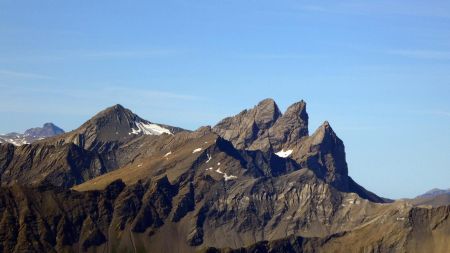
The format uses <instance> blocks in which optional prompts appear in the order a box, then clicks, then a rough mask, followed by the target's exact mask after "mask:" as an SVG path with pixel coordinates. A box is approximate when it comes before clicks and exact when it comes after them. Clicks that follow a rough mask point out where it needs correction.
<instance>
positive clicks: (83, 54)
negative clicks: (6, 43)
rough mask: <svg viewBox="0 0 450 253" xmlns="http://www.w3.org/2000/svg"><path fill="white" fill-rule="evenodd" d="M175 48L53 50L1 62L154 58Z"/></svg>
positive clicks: (177, 52) (12, 57) (168, 55)
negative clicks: (43, 53)
mask: <svg viewBox="0 0 450 253" xmlns="http://www.w3.org/2000/svg"><path fill="white" fill-rule="evenodd" d="M179 53H180V51H179V50H174V49H137V50H128V49H117V50H78V49H74V50H62V51H51V52H48V53H46V54H45V55H38V54H36V55H26V56H25V55H11V56H8V55H3V56H2V57H1V59H0V62H4V63H9V62H27V63H30V62H31V63H43V62H45V63H47V62H65V61H95V60H123V59H153V58H164V57H173V56H175V55H177V54H179Z"/></svg>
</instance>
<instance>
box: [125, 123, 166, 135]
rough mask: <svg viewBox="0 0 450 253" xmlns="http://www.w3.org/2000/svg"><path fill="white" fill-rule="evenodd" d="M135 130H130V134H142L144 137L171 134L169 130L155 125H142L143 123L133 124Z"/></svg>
mask: <svg viewBox="0 0 450 253" xmlns="http://www.w3.org/2000/svg"><path fill="white" fill-rule="evenodd" d="M134 124H135V125H136V127H137V129H134V127H133V128H131V133H129V134H130V135H131V134H140V133H143V134H145V135H161V134H164V133H165V134H172V132H170V130H169V129H167V128H164V127H161V126H159V125H157V124H152V123H148V124H147V123H144V122H135V123H134Z"/></svg>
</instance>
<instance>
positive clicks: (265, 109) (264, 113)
mask: <svg viewBox="0 0 450 253" xmlns="http://www.w3.org/2000/svg"><path fill="white" fill-rule="evenodd" d="M253 110H254V111H255V116H254V119H255V123H256V125H257V127H258V128H259V129H261V130H265V129H267V128H269V127H271V126H272V125H273V124H274V123H275V121H276V120H277V119H278V118H279V117H280V116H281V111H280V109H279V108H278V105H277V104H276V103H275V101H274V100H273V99H271V98H266V99H264V100H262V101H261V102H259V103H258V105H257V106H255V108H254V109H253Z"/></svg>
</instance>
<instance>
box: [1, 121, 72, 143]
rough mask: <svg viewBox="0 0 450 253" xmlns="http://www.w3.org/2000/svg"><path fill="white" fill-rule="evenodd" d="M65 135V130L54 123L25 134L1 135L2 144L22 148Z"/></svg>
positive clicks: (31, 129) (29, 130) (30, 130)
mask: <svg viewBox="0 0 450 253" xmlns="http://www.w3.org/2000/svg"><path fill="white" fill-rule="evenodd" d="M63 133H64V130H62V129H61V128H59V127H57V126H55V125H54V124H53V123H45V124H44V125H43V126H42V127H35V128H30V129H28V130H26V131H25V133H23V134H20V133H15V132H13V133H8V134H4V135H0V143H11V144H14V145H16V146H21V145H24V144H30V143H33V142H35V141H37V140H42V139H45V138H48V137H52V136H56V135H59V134H63Z"/></svg>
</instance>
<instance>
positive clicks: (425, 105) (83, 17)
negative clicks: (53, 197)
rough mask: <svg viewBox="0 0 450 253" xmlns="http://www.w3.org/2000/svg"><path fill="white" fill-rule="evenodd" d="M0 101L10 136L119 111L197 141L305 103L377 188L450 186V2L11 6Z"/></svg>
mask: <svg viewBox="0 0 450 253" xmlns="http://www.w3.org/2000/svg"><path fill="white" fill-rule="evenodd" d="M0 91H1V92H0V118H2V124H0V132H3V133H5V132H11V131H24V130H25V129H27V128H29V127H34V126H38V125H42V124H43V123H44V122H48V121H52V122H54V123H56V124H57V125H59V126H61V127H62V128H64V129H65V130H71V129H74V128H76V127H77V126H79V125H80V124H82V123H83V122H84V121H85V120H87V119H88V118H90V117H91V116H92V115H93V114H95V113H96V112H97V111H99V110H101V109H103V108H105V107H108V106H111V105H113V104H117V103H120V104H123V105H124V106H126V107H128V108H130V109H132V110H133V111H134V112H136V113H137V114H139V115H140V116H142V117H144V118H146V119H148V120H151V121H155V122H161V123H167V124H172V125H176V126H181V127H185V128H189V129H196V128H197V127H199V126H201V125H208V124H209V125H213V124H215V123H216V122H217V121H218V120H220V119H221V118H223V117H225V116H228V115H232V114H235V113H238V112H239V111H240V110H242V109H244V108H248V107H252V106H253V105H254V104H256V103H257V102H258V101H260V100H262V99H264V98H266V97H272V98H274V99H275V100H276V101H277V102H278V104H279V105H280V107H281V109H282V110H284V109H286V107H287V106H288V105H289V104H291V103H294V102H296V101H298V100H301V99H304V100H306V101H307V103H308V112H309V115H310V132H313V131H314V130H315V129H316V128H317V127H318V126H319V125H320V124H321V123H322V122H323V121H324V120H328V121H330V123H331V125H332V127H333V128H334V129H335V131H336V132H337V134H338V135H339V136H340V137H341V139H343V141H344V143H345V144H346V151H347V160H348V163H349V169H350V175H351V176H352V177H353V178H354V179H355V180H356V181H357V182H359V183H360V184H361V185H363V186H365V187H366V188H367V189H369V190H372V191H374V192H375V193H377V194H380V195H382V196H386V197H391V198H400V197H413V196H415V195H417V194H420V193H422V192H424V191H427V190H429V189H431V188H434V187H440V188H449V187H450V184H449V182H450V2H448V1H416V0H409V1H403V0H400V1H388V0H381V1H347V0H343V1H320V2H319V1H283V0H281V1H264V0H258V1H256V0H254V1H246V0H236V1H234V0H233V1H231V0H230V1H226V0H221V1H211V0H208V1H203V0H196V1H181V0H180V1H170V0H168V1H18V0H14V1H12V0H11V1H5V0H0Z"/></svg>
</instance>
